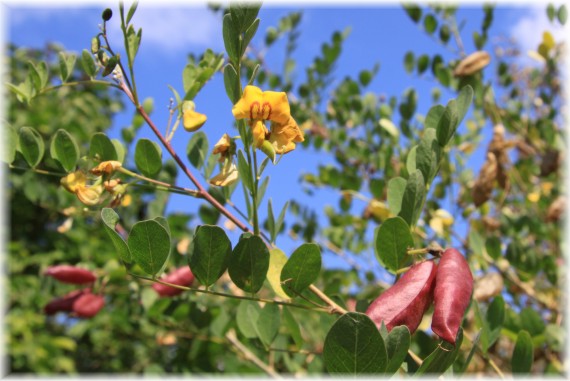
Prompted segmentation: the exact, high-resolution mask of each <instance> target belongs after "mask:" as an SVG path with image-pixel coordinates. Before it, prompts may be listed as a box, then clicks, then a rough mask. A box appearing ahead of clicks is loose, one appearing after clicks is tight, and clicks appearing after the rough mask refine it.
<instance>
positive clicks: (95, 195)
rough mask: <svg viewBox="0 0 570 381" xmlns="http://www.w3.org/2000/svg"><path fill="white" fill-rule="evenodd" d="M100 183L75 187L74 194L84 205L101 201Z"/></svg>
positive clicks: (101, 189) (101, 190)
mask: <svg viewBox="0 0 570 381" xmlns="http://www.w3.org/2000/svg"><path fill="white" fill-rule="evenodd" d="M103 190H104V189H103V186H102V185H94V186H92V187H81V188H79V189H77V191H76V192H75V195H76V196H77V198H78V199H79V201H81V202H82V203H83V204H84V205H87V206H94V205H97V204H99V203H100V202H101V194H102V193H103Z"/></svg>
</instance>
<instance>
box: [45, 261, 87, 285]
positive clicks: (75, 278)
mask: <svg viewBox="0 0 570 381" xmlns="http://www.w3.org/2000/svg"><path fill="white" fill-rule="evenodd" d="M45 275H49V276H52V277H54V278H55V279H57V280H58V281H60V282H63V283H71V284H87V283H93V282H95V280H96V279H97V277H96V276H95V274H93V273H92V272H91V271H89V270H85V269H82V268H79V267H75V266H70V265H58V266H50V267H48V268H47V270H46V272H45Z"/></svg>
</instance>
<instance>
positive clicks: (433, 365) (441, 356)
mask: <svg viewBox="0 0 570 381" xmlns="http://www.w3.org/2000/svg"><path fill="white" fill-rule="evenodd" d="M462 341H463V329H461V328H459V332H458V333H457V339H456V341H455V346H453V345H451V344H449V343H448V342H445V341H442V342H441V343H440V344H439V345H438V346H437V348H436V349H435V350H434V351H433V352H432V353H430V355H429V356H428V357H426V358H425V359H424V361H423V363H422V365H421V366H420V367H419V369H418V370H417V371H416V373H414V377H417V376H423V375H430V376H436V375H440V374H442V373H443V372H445V371H446V370H447V368H449V367H450V366H451V365H452V364H453V362H454V361H455V358H456V357H457V354H458V353H459V348H460V347H461V343H462Z"/></svg>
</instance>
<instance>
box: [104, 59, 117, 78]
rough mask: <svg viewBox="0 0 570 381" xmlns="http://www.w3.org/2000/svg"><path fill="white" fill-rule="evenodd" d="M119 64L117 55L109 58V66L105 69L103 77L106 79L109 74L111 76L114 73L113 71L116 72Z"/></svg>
mask: <svg viewBox="0 0 570 381" xmlns="http://www.w3.org/2000/svg"><path fill="white" fill-rule="evenodd" d="M118 63H119V55H116V56H113V57H111V58H109V60H108V61H107V64H106V65H105V68H104V69H103V73H101V75H102V76H103V77H106V76H108V75H109V74H111V73H112V72H113V70H115V67H116V66H117V64H118Z"/></svg>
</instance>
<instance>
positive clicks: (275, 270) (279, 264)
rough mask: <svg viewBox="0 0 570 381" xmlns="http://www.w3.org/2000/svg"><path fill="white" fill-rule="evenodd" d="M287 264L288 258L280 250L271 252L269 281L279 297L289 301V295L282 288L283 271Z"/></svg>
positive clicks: (268, 271)
mask: <svg viewBox="0 0 570 381" xmlns="http://www.w3.org/2000/svg"><path fill="white" fill-rule="evenodd" d="M285 263H287V256H286V255H285V253H284V252H282V251H281V250H279V249H271V250H269V269H268V270H267V281H268V282H269V285H270V286H271V288H272V289H273V292H275V294H276V295H277V296H279V297H280V298H283V299H289V295H287V294H286V293H285V291H283V288H282V287H281V271H282V270H283V266H285Z"/></svg>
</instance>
